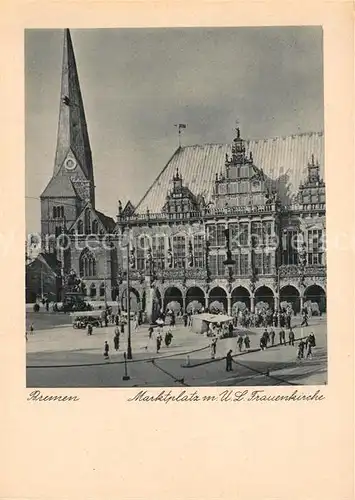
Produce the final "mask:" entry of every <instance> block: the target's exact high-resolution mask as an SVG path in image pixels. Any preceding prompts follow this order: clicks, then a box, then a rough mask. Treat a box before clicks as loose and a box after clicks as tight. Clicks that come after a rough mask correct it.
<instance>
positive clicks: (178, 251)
mask: <svg viewBox="0 0 355 500" xmlns="http://www.w3.org/2000/svg"><path fill="white" fill-rule="evenodd" d="M173 258H174V267H180V268H181V267H185V259H186V238H185V235H176V236H174V237H173Z"/></svg>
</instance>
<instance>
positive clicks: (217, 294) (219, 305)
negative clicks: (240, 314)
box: [208, 286, 227, 312]
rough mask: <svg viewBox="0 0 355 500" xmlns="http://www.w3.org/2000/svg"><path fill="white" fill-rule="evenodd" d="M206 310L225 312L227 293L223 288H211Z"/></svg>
mask: <svg viewBox="0 0 355 500" xmlns="http://www.w3.org/2000/svg"><path fill="white" fill-rule="evenodd" d="M208 308H209V310H210V311H211V312H217V311H218V310H221V311H223V312H226V311H227V293H226V291H225V290H223V288H221V287H219V286H216V287H215V288H212V290H211V291H210V293H209V297H208Z"/></svg>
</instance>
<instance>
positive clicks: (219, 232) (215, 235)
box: [207, 224, 226, 247]
mask: <svg viewBox="0 0 355 500" xmlns="http://www.w3.org/2000/svg"><path fill="white" fill-rule="evenodd" d="M225 229H226V226H225V224H211V225H208V226H207V235H208V239H209V242H210V245H211V247H224V246H225V245H226V237H225V234H224V231H225Z"/></svg>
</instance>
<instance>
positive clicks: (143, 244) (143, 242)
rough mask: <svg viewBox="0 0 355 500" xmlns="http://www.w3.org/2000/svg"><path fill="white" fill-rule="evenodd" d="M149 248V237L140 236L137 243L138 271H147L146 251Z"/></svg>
mask: <svg viewBox="0 0 355 500" xmlns="http://www.w3.org/2000/svg"><path fill="white" fill-rule="evenodd" d="M148 247H149V241H148V237H147V236H144V235H143V236H139V238H137V242H136V259H137V269H138V271H143V270H144V269H145V250H146V249H147V248H148Z"/></svg>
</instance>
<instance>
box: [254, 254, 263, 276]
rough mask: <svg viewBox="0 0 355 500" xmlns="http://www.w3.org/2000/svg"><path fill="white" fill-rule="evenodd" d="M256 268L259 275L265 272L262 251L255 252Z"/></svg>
mask: <svg viewBox="0 0 355 500" xmlns="http://www.w3.org/2000/svg"><path fill="white" fill-rule="evenodd" d="M254 269H255V272H256V274H257V275H259V274H263V255H262V254H261V253H255V254H254Z"/></svg>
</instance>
